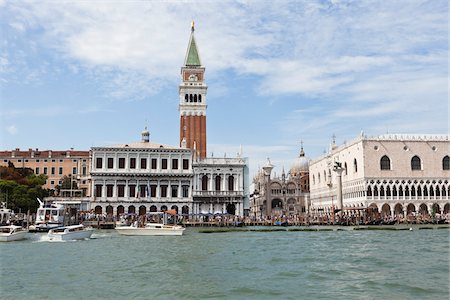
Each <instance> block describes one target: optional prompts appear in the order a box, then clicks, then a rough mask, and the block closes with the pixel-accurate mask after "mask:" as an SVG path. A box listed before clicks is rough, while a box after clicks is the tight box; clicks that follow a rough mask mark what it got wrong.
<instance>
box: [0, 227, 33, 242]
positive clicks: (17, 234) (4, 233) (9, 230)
mask: <svg viewBox="0 0 450 300" xmlns="http://www.w3.org/2000/svg"><path fill="white" fill-rule="evenodd" d="M27 232H28V230H26V229H24V228H22V227H21V226H16V225H8V226H0V242H11V241H18V240H23V239H25V238H26V235H27Z"/></svg>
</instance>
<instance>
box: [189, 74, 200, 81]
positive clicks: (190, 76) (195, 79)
mask: <svg viewBox="0 0 450 300" xmlns="http://www.w3.org/2000/svg"><path fill="white" fill-rule="evenodd" d="M197 80H198V78H197V75H195V74H191V75H189V81H197Z"/></svg>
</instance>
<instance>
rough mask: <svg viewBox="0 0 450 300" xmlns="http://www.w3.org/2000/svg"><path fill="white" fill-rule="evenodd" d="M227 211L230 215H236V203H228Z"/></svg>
mask: <svg viewBox="0 0 450 300" xmlns="http://www.w3.org/2000/svg"><path fill="white" fill-rule="evenodd" d="M227 213H229V214H230V215H234V214H235V213H236V205H234V204H233V203H229V204H227Z"/></svg>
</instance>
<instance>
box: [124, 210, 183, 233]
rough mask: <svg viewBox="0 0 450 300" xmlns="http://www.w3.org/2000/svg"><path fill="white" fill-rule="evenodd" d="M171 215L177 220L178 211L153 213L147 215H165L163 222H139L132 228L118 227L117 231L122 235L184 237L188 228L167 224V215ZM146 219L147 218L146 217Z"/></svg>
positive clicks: (131, 226) (132, 225)
mask: <svg viewBox="0 0 450 300" xmlns="http://www.w3.org/2000/svg"><path fill="white" fill-rule="evenodd" d="M168 214H171V215H172V216H174V217H175V218H176V211H175V210H170V211H167V212H153V213H148V214H147V215H149V216H151V215H163V220H162V222H147V223H146V222H138V221H135V222H134V223H133V224H131V225H130V226H117V227H116V230H117V232H118V233H119V234H122V235H183V232H184V230H185V229H186V228H184V227H183V226H180V225H171V224H167V215H168ZM144 217H145V216H144Z"/></svg>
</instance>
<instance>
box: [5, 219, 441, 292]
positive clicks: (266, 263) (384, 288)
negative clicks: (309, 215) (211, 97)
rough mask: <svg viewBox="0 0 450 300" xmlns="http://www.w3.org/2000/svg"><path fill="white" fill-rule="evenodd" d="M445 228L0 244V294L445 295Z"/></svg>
mask: <svg viewBox="0 0 450 300" xmlns="http://www.w3.org/2000/svg"><path fill="white" fill-rule="evenodd" d="M449 232H450V231H449V230H448V229H439V230H436V229H434V230H413V231H324V232H300V231H293V232H279V231H274V232H254V231H247V232H223V233H213V234H206V233H199V232H198V230H197V229H193V228H188V229H187V230H186V231H185V235H184V236H181V237H126V236H119V235H118V234H117V233H116V232H115V231H114V230H111V231H105V230H103V231H96V233H95V234H94V235H93V237H92V239H90V240H83V241H74V242H48V241H46V239H45V237H44V236H43V235H42V234H29V239H28V240H25V241H20V242H11V243H2V244H0V266H1V275H0V289H1V290H0V292H1V293H0V298H1V299H449V282H450V281H449V279H450V278H449V267H450V266H449Z"/></svg>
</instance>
